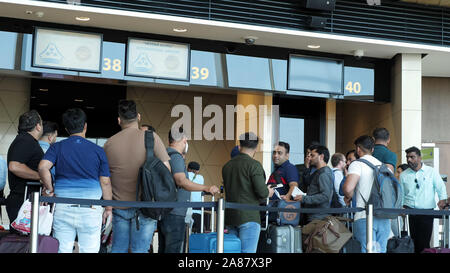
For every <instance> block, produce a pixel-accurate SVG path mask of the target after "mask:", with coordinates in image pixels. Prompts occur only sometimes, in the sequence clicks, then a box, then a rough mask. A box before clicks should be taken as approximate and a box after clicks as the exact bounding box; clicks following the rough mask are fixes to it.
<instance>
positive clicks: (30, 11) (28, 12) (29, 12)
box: [25, 10, 33, 14]
mask: <svg viewBox="0 0 450 273" xmlns="http://www.w3.org/2000/svg"><path fill="white" fill-rule="evenodd" d="M25 13H26V14H33V11H32V10H27V11H25Z"/></svg>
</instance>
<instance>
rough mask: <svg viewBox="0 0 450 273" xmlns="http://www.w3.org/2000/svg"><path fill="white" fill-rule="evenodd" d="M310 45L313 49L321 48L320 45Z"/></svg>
mask: <svg viewBox="0 0 450 273" xmlns="http://www.w3.org/2000/svg"><path fill="white" fill-rule="evenodd" d="M308 47H309V48H312V49H318V48H320V45H308Z"/></svg>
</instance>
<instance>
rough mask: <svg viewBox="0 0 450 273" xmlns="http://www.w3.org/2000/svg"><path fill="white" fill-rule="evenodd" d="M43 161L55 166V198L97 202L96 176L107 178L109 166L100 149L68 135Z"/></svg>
mask: <svg viewBox="0 0 450 273" xmlns="http://www.w3.org/2000/svg"><path fill="white" fill-rule="evenodd" d="M44 159H45V160H48V161H50V162H52V163H53V164H54V165H55V180H56V181H55V195H56V196H58V197H67V198H86V199H100V198H101V197H102V190H101V186H100V176H104V177H109V176H110V173H109V165H108V160H107V158H106V154H105V151H104V150H103V148H102V147H100V146H98V145H96V144H94V143H92V142H90V141H89V140H87V139H85V138H83V137H79V136H71V137H69V138H67V139H65V140H63V141H60V142H56V143H55V144H53V145H52V146H50V148H49V149H48V150H47V152H46V153H45V155H44Z"/></svg>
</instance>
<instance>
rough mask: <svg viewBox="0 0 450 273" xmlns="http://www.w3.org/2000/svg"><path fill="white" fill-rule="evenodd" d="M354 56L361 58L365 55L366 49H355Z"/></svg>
mask: <svg viewBox="0 0 450 273" xmlns="http://www.w3.org/2000/svg"><path fill="white" fill-rule="evenodd" d="M353 56H355V58H356V59H358V60H361V58H362V57H363V56H364V50H362V49H357V50H355V51H353Z"/></svg>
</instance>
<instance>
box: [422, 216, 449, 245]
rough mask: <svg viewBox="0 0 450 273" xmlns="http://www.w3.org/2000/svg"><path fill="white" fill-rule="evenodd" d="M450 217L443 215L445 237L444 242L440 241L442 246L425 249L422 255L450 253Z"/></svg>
mask: <svg viewBox="0 0 450 273" xmlns="http://www.w3.org/2000/svg"><path fill="white" fill-rule="evenodd" d="M448 217H449V216H448V215H443V216H442V220H443V236H442V240H441V241H440V244H441V246H439V247H432V248H425V249H424V250H423V251H422V253H450V248H449V239H450V238H449V237H450V234H449V229H450V227H449V219H448Z"/></svg>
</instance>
